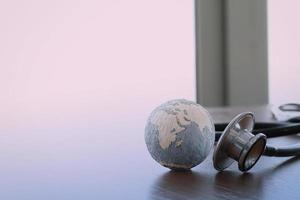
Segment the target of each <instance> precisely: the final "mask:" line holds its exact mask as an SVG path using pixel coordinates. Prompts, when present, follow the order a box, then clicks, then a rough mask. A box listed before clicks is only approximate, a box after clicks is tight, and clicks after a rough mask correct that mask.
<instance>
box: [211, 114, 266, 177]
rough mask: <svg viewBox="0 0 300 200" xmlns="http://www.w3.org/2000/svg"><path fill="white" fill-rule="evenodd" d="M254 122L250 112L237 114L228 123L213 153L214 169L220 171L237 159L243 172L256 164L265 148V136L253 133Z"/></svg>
mask: <svg viewBox="0 0 300 200" xmlns="http://www.w3.org/2000/svg"><path fill="white" fill-rule="evenodd" d="M254 124H255V120H254V115H253V113H251V112H245V113H241V114H239V115H238V116H236V117H235V118H234V119H233V120H232V121H231V122H230V123H229V124H228V126H227V127H226V128H225V130H224V132H223V134H222V136H221V137H220V139H219V141H218V143H217V146H216V148H215V151H214V154H213V164H214V167H215V169H216V170H219V171H222V170H224V169H226V168H227V167H229V166H230V165H231V164H232V163H233V162H234V161H237V162H238V166H239V169H240V170H241V171H243V172H245V171H248V170H249V169H251V168H252V167H253V166H254V165H255V164H256V162H257V161H258V159H259V158H260V156H261V155H262V154H263V152H264V150H265V147H266V136H265V135H264V134H262V133H259V134H256V135H253V134H252V133H251V131H252V130H253V128H254Z"/></svg>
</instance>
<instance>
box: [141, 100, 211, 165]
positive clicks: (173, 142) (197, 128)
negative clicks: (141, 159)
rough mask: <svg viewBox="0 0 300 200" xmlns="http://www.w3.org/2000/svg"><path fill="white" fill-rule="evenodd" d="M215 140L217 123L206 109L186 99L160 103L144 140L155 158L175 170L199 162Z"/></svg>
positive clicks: (146, 130)
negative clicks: (215, 124)
mask: <svg viewBox="0 0 300 200" xmlns="http://www.w3.org/2000/svg"><path fill="white" fill-rule="evenodd" d="M214 141H215V129H214V124H213V121H212V118H211V116H210V115H209V113H208V112H207V110H205V109H204V108H203V107H202V106H201V105H199V104H196V103H194V102H192V101H189V100H185V99H177V100H171V101H168V102H166V103H164V104H162V105H160V106H158V107H157V108H156V109H154V110H153V111H152V113H151V114H150V116H149V118H148V120H147V123H146V127H145V142H146V145H147V149H148V151H149V153H150V154H151V156H152V158H153V159H154V160H156V161H157V162H158V163H159V164H161V165H162V166H164V167H167V168H170V169H174V170H188V169H191V168H192V167H195V166H196V165H198V164H200V163H201V162H202V161H203V160H204V159H205V158H206V157H207V155H208V154H209V152H210V150H211V149H212V147H213V145H214Z"/></svg>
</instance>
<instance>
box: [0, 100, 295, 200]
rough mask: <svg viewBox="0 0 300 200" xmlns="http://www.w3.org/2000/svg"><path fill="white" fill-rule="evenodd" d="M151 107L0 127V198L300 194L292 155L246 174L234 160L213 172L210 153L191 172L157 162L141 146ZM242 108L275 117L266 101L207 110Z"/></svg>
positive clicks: (222, 117)
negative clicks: (262, 104) (239, 169)
mask: <svg viewBox="0 0 300 200" xmlns="http://www.w3.org/2000/svg"><path fill="white" fill-rule="evenodd" d="M151 109H152V107H150V106H149V107H147V109H146V108H145V106H143V105H142V103H141V104H140V105H138V104H137V108H136V111H135V112H134V113H132V112H130V110H131V109H130V107H128V108H124V109H122V110H114V111H112V112H110V113H109V112H106V113H102V112H101V111H95V113H93V114H88V113H85V114H83V115H82V116H81V117H78V118H68V119H65V118H59V115H58V120H56V121H55V122H45V121H47V120H45V121H41V122H38V121H35V122H32V123H24V124H19V125H18V126H14V127H9V126H7V127H6V128H2V130H1V136H0V152H1V154H0V160H1V165H0V186H1V187H0V199H3V200H15V199H20V200H33V199H39V200H41V199H43V200H47V199H51V200H54V199H63V200H68V199H70V200H78V199H82V200H83V199H84V200H93V199H103V200H105V199H230V200H233V199H272V200H274V199H280V200H282V199H289V200H290V199H300V178H299V176H300V160H298V158H268V157H263V158H262V159H261V160H260V161H259V162H258V163H257V165H256V166H255V167H254V168H253V169H252V170H251V171H250V172H249V173H241V172H239V171H238V170H237V165H236V164H234V165H233V166H231V167H230V168H229V169H228V170H226V171H224V172H221V173H219V172H217V171H216V170H214V168H213V165H212V156H211V154H210V156H209V157H208V158H207V159H206V160H205V161H204V162H203V163H202V164H200V165H199V166H197V167H195V168H193V169H192V171H190V172H173V171H170V170H169V169H167V168H164V167H162V166H160V165H159V164H158V163H156V162H155V161H154V160H153V159H152V158H151V157H150V155H149V153H148V152H147V149H146V146H145V144H144V125H145V120H146V118H147V116H148V114H149V111H150V110H151ZM246 110H251V111H254V112H255V113H256V116H257V120H260V121H272V120H274V119H272V115H271V113H270V111H269V107H268V106H259V107H248V108H243V107H239V108H211V109H209V111H210V112H211V114H212V115H213V118H214V120H215V121H216V122H224V121H229V120H230V119H231V118H232V117H233V116H234V115H235V114H237V113H239V112H241V111H246ZM146 111H147V112H146ZM268 142H269V143H272V144H282V145H284V144H292V143H297V142H300V137H299V136H290V137H283V138H277V139H271V140H269V141H268Z"/></svg>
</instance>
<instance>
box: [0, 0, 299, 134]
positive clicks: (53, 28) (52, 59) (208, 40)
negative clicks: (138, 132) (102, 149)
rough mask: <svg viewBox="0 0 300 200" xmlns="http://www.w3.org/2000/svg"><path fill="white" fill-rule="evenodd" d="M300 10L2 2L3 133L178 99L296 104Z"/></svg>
mask: <svg viewBox="0 0 300 200" xmlns="http://www.w3.org/2000/svg"><path fill="white" fill-rule="evenodd" d="M299 6H300V3H299V2H298V1H297V0H286V1H277V0H274V1H259V0H255V1H238V0H227V1H220V0H210V1H208V0H201V1H192V0H188V1H182V0H163V1H161V0H160V1H158V0H151V1H150V0H126V1H123V0H113V1H111V0H110V1H108V0H100V1H94V0H72V1H70V0H60V1H58V0H53V1H40V0H39V1H38V0H28V1H20V0H11V1H1V2H0V16H1V17H0V29H1V31H0V92H1V98H0V105H1V107H0V108H1V112H0V119H1V120H0V125H1V126H0V127H2V128H5V127H22V126H27V125H28V124H30V123H35V124H40V123H47V121H48V120H50V119H51V120H52V121H56V122H57V123H60V122H62V121H65V120H67V119H72V120H76V119H77V118H80V119H82V118H84V117H85V116H86V117H89V116H92V115H93V113H101V112H103V113H105V115H104V116H101V117H102V118H103V119H107V118H111V119H112V118H122V117H128V115H139V114H141V112H142V111H140V110H142V109H141V108H142V107H145V106H146V107H147V110H149V111H150V110H151V109H152V108H153V107H154V106H156V105H158V104H160V103H161V102H163V101H166V100H169V99H173V98H187V99H192V100H197V101H198V102H199V103H201V104H203V105H205V106H225V105H257V104H268V103H271V104H280V103H288V102H300V93H299V91H298V90H297V89H295V88H294V87H295V86H297V84H299V78H298V76H299V72H300V68H299V65H300V61H299V58H300V51H299V50H300V39H299V35H300V29H299V26H298V23H299V22H298V18H299V17H300V16H299V14H298V13H299V12H298V8H299ZM118 111H122V112H119V113H120V116H116V115H115V113H116V112H118ZM110 113H114V114H111V116H110ZM121 113H127V114H126V116H122V114H121ZM99 121H101V119H99Z"/></svg>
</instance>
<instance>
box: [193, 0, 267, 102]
mask: <svg viewBox="0 0 300 200" xmlns="http://www.w3.org/2000/svg"><path fill="white" fill-rule="evenodd" d="M195 7H196V41H197V49H196V51H197V53H196V55H197V59H196V65H197V101H198V102H199V103H200V104H202V105H205V106H223V105H255V104H266V103H268V62H267V9H266V1H265V0H225V1H224V0H198V1H197V0H196V1H195Z"/></svg>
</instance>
